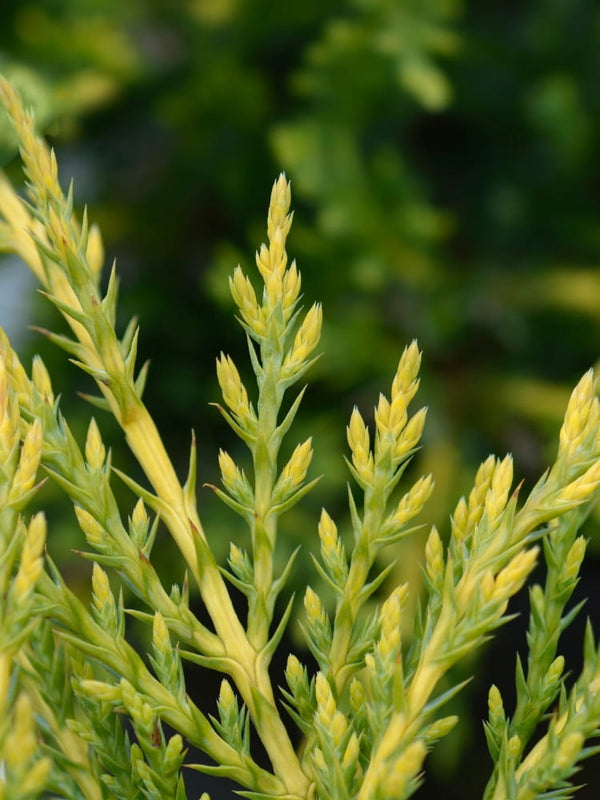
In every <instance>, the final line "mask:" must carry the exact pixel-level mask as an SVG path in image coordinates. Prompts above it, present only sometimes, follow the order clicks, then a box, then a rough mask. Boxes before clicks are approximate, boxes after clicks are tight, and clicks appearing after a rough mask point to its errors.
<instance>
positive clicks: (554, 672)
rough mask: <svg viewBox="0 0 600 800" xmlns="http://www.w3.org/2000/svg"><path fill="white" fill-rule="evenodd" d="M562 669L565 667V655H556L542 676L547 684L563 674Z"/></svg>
mask: <svg viewBox="0 0 600 800" xmlns="http://www.w3.org/2000/svg"><path fill="white" fill-rule="evenodd" d="M564 669H565V657H564V656H556V658H555V659H554V661H553V662H552V663H551V664H550V666H549V667H548V670H547V672H546V675H545V676H544V680H545V681H546V682H547V683H549V684H552V683H555V682H556V681H557V680H558V679H559V678H560V676H561V675H562V674H563V671H564Z"/></svg>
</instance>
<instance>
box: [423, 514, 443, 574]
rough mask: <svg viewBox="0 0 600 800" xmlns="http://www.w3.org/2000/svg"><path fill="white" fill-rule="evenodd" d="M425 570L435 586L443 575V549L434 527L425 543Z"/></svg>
mask: <svg viewBox="0 0 600 800" xmlns="http://www.w3.org/2000/svg"><path fill="white" fill-rule="evenodd" d="M425 569H426V570H427V574H428V576H429V578H430V579H431V581H432V582H433V583H434V584H436V583H437V582H438V581H439V580H440V579H441V577H442V575H443V573H444V547H443V545H442V540H441V538H440V535H439V533H438V530H437V528H436V527H435V525H433V526H432V528H431V532H430V534H429V536H428V537H427V542H426V543H425Z"/></svg>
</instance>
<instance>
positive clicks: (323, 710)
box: [315, 672, 337, 729]
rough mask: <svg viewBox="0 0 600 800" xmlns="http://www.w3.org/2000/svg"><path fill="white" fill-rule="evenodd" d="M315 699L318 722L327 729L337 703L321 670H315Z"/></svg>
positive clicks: (335, 710) (330, 723) (329, 726)
mask: <svg viewBox="0 0 600 800" xmlns="http://www.w3.org/2000/svg"><path fill="white" fill-rule="evenodd" d="M315 699H316V701H317V716H318V718H319V722H320V723H321V724H322V725H323V726H324V727H325V728H327V729H329V728H331V725H332V722H333V719H334V716H335V714H336V712H337V705H336V702H335V699H334V697H333V692H332V691H331V686H330V685H329V681H328V680H327V678H326V677H325V675H323V673H322V672H317V676H316V679H315Z"/></svg>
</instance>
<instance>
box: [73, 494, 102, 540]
mask: <svg viewBox="0 0 600 800" xmlns="http://www.w3.org/2000/svg"><path fill="white" fill-rule="evenodd" d="M74 509H75V516H76V517H77V522H78V524H79V527H80V528H81V530H82V531H83V533H84V534H85V538H86V540H87V541H88V543H89V544H90V545H91V546H92V547H97V548H99V549H100V548H101V546H102V542H103V541H104V539H105V538H106V532H105V530H104V528H103V527H102V525H100V523H99V522H98V521H97V520H96V519H95V518H94V517H93V516H92V515H91V514H90V513H89V511H86V510H85V509H84V508H82V507H81V506H77V505H76V506H74Z"/></svg>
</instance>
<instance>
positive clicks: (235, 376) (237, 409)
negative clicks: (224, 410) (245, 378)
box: [217, 353, 250, 420]
mask: <svg viewBox="0 0 600 800" xmlns="http://www.w3.org/2000/svg"><path fill="white" fill-rule="evenodd" d="M217 379H218V381H219V386H220V387H221V391H222V392H223V400H224V401H225V403H226V404H227V405H228V406H229V408H230V409H231V410H232V411H233V413H234V414H236V415H237V416H238V417H239V418H240V419H243V420H246V419H248V418H249V417H250V404H249V402H248V393H247V391H246V388H245V386H244V384H243V383H242V379H241V378H240V374H239V372H238V371H237V367H236V366H235V364H234V363H233V360H232V359H231V358H230V357H229V356H228V355H225V354H224V353H221V355H220V357H219V358H217Z"/></svg>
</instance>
